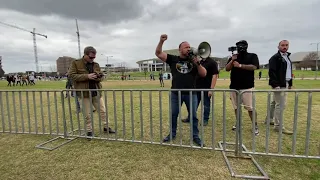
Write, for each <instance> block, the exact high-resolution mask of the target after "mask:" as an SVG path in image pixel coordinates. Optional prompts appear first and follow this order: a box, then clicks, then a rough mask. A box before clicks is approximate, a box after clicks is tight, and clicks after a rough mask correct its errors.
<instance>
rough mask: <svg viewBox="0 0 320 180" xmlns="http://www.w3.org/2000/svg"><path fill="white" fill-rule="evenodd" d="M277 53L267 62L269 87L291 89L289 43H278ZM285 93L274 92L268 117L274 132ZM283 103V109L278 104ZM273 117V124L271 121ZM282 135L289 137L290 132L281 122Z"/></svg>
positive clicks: (285, 97)
mask: <svg viewBox="0 0 320 180" xmlns="http://www.w3.org/2000/svg"><path fill="white" fill-rule="evenodd" d="M278 49H279V51H278V52H277V53H276V54H275V55H273V56H272V57H271V58H270V60H269V85H270V86H271V87H272V88H273V89H287V88H288V89H291V88H292V63H291V60H290V58H289V56H290V54H291V53H289V52H287V51H288V49H289V41H287V40H282V41H280V42H279V46H278ZM286 99H287V93H283V92H274V94H273V102H272V103H271V109H270V115H271V122H270V124H274V130H275V131H277V132H279V131H280V112H281V111H283V110H284V108H285V106H286ZM281 101H283V109H281V107H280V102H281ZM273 116H274V122H273V121H272V119H273ZM282 133H283V134H288V135H291V134H293V133H292V132H291V131H289V130H287V129H286V128H285V127H284V123H283V122H282Z"/></svg>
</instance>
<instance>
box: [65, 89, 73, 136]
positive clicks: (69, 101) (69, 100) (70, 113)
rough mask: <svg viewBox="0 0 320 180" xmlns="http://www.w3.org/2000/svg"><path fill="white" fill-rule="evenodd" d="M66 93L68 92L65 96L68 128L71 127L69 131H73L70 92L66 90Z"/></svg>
mask: <svg viewBox="0 0 320 180" xmlns="http://www.w3.org/2000/svg"><path fill="white" fill-rule="evenodd" d="M66 93H67V94H68V95H67V98H68V111H69V119H70V128H71V131H72V132H73V118H72V106H71V99H70V92H69V91H67V92H66Z"/></svg>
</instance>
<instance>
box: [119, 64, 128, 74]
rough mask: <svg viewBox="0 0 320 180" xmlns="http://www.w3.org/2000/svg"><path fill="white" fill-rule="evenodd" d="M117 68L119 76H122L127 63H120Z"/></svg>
mask: <svg viewBox="0 0 320 180" xmlns="http://www.w3.org/2000/svg"><path fill="white" fill-rule="evenodd" d="M119 67H120V72H121V75H122V76H124V75H125V73H126V68H127V63H126V62H121V63H120V65H119Z"/></svg>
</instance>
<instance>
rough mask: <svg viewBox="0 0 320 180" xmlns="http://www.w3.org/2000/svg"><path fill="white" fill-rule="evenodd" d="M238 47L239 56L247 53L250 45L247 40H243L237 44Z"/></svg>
mask: <svg viewBox="0 0 320 180" xmlns="http://www.w3.org/2000/svg"><path fill="white" fill-rule="evenodd" d="M236 46H237V50H238V53H239V54H242V53H246V52H247V50H248V43H247V41H246V40H241V41H239V42H237V43H236Z"/></svg>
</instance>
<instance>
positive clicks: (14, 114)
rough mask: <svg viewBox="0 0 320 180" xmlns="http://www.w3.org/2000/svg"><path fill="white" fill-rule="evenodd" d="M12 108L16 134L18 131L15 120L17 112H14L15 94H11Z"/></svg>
mask: <svg viewBox="0 0 320 180" xmlns="http://www.w3.org/2000/svg"><path fill="white" fill-rule="evenodd" d="M12 106H13V119H14V127H15V131H16V133H17V132H18V131H19V130H18V120H17V110H16V94H15V92H12Z"/></svg>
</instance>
